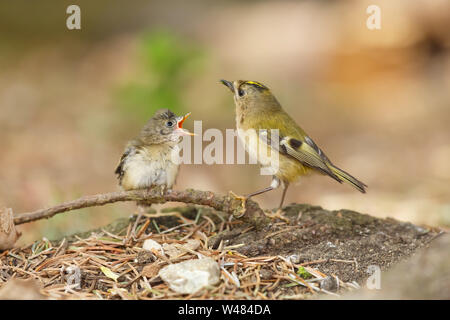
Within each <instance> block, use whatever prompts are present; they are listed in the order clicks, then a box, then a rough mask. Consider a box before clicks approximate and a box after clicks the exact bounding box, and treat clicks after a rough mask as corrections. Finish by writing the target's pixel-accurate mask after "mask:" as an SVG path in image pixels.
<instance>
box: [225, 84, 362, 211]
mask: <svg viewBox="0 0 450 320" xmlns="http://www.w3.org/2000/svg"><path fill="white" fill-rule="evenodd" d="M221 82H222V83H223V84H224V85H225V86H227V87H228V89H230V90H231V92H232V93H233V94H234V102H235V105H236V126H237V129H238V136H239V138H240V140H241V141H242V142H243V144H244V147H245V149H246V150H247V152H248V153H249V154H250V155H251V156H252V157H255V158H256V159H257V161H258V162H259V163H260V164H261V165H262V166H268V167H271V165H272V164H273V162H270V159H268V158H267V157H265V156H261V155H268V154H270V153H271V152H272V151H273V152H278V156H279V157H278V159H279V160H278V163H276V167H272V170H273V172H274V175H273V179H272V182H271V184H270V186H269V187H267V188H264V189H262V190H259V191H256V192H253V193H251V194H249V195H247V196H246V198H247V199H248V198H250V197H252V196H255V195H258V194H261V193H264V192H267V191H270V190H273V189H276V188H278V187H279V186H280V184H282V185H283V194H282V196H281V202H280V205H279V208H278V209H279V210H280V209H281V208H282V206H283V202H284V198H285V196H286V191H287V188H288V186H289V184H290V183H292V182H295V181H296V180H298V178H299V177H301V176H303V175H305V174H308V173H310V172H317V173H321V174H324V175H328V176H330V177H331V178H333V179H335V180H336V181H338V182H339V183H342V182H347V183H349V184H350V185H352V186H353V187H355V188H356V189H358V190H359V191H361V192H362V193H365V192H366V191H365V188H366V187H367V186H366V185H365V184H364V183H362V182H361V181H359V180H358V179H356V178H355V177H353V176H352V175H350V174H349V173H347V172H345V171H344V170H342V169H339V168H338V167H336V166H335V165H334V164H333V163H332V162H331V161H330V159H328V157H327V156H326V155H325V153H324V152H323V151H322V150H321V149H320V148H319V147H318V146H317V145H316V144H315V143H314V141H313V140H312V139H311V138H310V137H309V136H308V135H307V134H306V132H305V131H304V130H303V129H302V128H300V127H299V126H298V125H297V123H295V121H294V120H293V119H292V118H291V117H290V116H289V115H288V114H287V113H286V112H285V111H284V110H283V108H282V107H281V105H280V103H279V102H278V101H277V99H276V98H275V96H274V95H273V94H272V93H271V91H270V89H269V88H268V87H266V86H265V85H263V84H261V83H259V82H257V81H244V80H236V81H233V82H231V81H227V80H221ZM252 129H253V130H252ZM271 129H278V137H274V140H276V141H272V139H271V134H270V132H271ZM260 130H262V131H260ZM259 132H263V133H265V134H259ZM244 133H246V135H244ZM252 135H256V136H253V137H252ZM246 137H247V139H246ZM252 138H253V139H254V140H253V141H256V143H249V141H252ZM273 149H274V150H273ZM261 150H262V151H261Z"/></svg>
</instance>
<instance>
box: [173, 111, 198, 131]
mask: <svg viewBox="0 0 450 320" xmlns="http://www.w3.org/2000/svg"><path fill="white" fill-rule="evenodd" d="M190 115H191V113H190V112H189V113H188V114H186V115H185V116H184V117H180V120H178V122H177V128H176V129H175V131H176V132H177V133H178V134H179V135H180V136H195V133H192V132H189V131H188V130H186V129H183V122H184V121H185V120H186V119H187V118H188V117H189V116H190Z"/></svg>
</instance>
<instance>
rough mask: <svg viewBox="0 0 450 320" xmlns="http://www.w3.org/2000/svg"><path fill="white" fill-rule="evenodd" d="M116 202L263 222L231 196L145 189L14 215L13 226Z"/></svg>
mask: <svg viewBox="0 0 450 320" xmlns="http://www.w3.org/2000/svg"><path fill="white" fill-rule="evenodd" d="M119 201H139V202H146V203H149V204H150V203H165V202H168V201H173V202H184V203H192V204H199V205H204V206H209V207H211V208H214V209H216V210H218V211H223V212H226V213H229V214H232V215H234V216H236V217H240V216H242V215H243V218H244V219H246V220H249V221H250V222H252V223H256V224H259V223H260V222H262V221H263V220H264V219H265V218H264V213H263V211H262V210H261V208H260V207H259V205H258V204H257V203H256V202H254V201H252V200H250V199H249V200H247V201H245V200H243V198H240V197H238V196H236V195H234V194H233V193H231V192H230V194H228V195H218V194H216V193H214V192H211V191H199V190H193V189H187V190H183V191H173V190H172V191H167V192H165V193H161V190H159V189H145V190H133V191H120V192H111V193H103V194H97V195H92V196H84V197H81V198H79V199H76V200H73V201H68V202H64V203H61V204H59V205H56V206H54V207H50V208H47V209H40V210H37V211H33V212H27V213H21V214H17V215H15V216H14V224H15V225H19V224H22V223H27V222H32V221H36V220H40V219H48V218H50V217H53V216H54V215H55V214H58V213H62V212H66V211H71V210H77V209H81V208H87V207H95V206H103V205H105V204H108V203H114V202H119Z"/></svg>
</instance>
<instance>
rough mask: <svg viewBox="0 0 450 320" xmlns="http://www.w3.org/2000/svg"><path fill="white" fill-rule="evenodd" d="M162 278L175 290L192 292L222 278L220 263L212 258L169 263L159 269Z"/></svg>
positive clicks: (185, 292) (186, 292)
mask: <svg viewBox="0 0 450 320" xmlns="http://www.w3.org/2000/svg"><path fill="white" fill-rule="evenodd" d="M158 274H159V276H160V277H161V279H162V280H163V281H164V282H165V283H167V285H168V286H169V287H170V289H172V290H173V291H175V292H178V293H184V294H191V293H194V292H197V291H198V290H200V289H201V288H203V287H205V286H210V285H215V284H217V283H218V282H219V280H220V268H219V265H218V263H217V262H216V261H215V260H214V259H211V258H203V259H195V260H188V261H183V262H180V263H176V264H171V265H168V266H166V267H164V268H162V269H161V270H160V271H159V273H158Z"/></svg>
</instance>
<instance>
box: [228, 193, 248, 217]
mask: <svg viewBox="0 0 450 320" xmlns="http://www.w3.org/2000/svg"><path fill="white" fill-rule="evenodd" d="M229 193H230V195H231V196H232V197H233V198H235V199H236V200H240V201H241V208H242V209H240V210H239V211H240V213H239V215H235V217H236V218H240V217H242V216H243V215H244V214H245V211H246V204H247V200H248V199H249V198H248V197H246V196H238V195H237V194H235V193H234V192H233V191H230V192H229Z"/></svg>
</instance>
